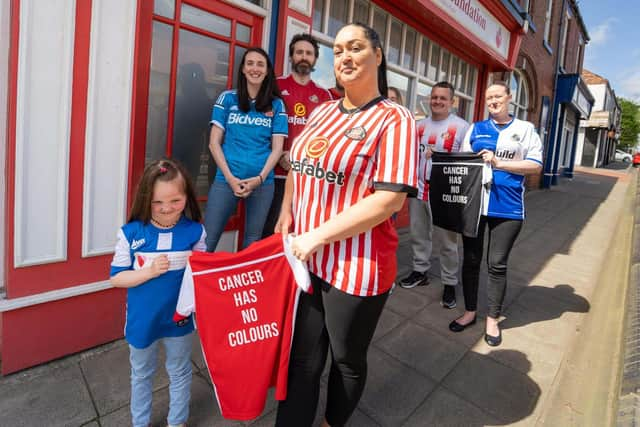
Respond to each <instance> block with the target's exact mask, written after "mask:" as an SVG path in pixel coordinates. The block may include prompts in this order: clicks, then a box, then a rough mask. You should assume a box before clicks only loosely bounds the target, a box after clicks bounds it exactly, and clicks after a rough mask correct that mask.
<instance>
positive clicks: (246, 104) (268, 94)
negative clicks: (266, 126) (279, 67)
mask: <svg viewBox="0 0 640 427" xmlns="http://www.w3.org/2000/svg"><path fill="white" fill-rule="evenodd" d="M251 52H257V53H259V54H260V55H262V56H264V59H265V60H266V61H267V75H266V76H265V77H264V80H263V81H262V84H261V85H260V90H259V91H258V96H256V111H260V112H261V113H265V112H267V111H271V101H273V99H274V98H280V97H281V96H280V89H278V84H277V83H276V75H275V73H274V71H273V65H272V64H271V60H270V59H269V55H267V52H265V51H264V50H262V49H261V48H259V47H250V48H249V49H247V50H246V51H245V52H244V55H242V60H241V61H240V64H239V65H238V82H237V84H236V91H237V93H238V108H239V109H240V110H241V111H243V112H245V113H246V112H248V111H249V108H250V107H251V99H250V97H249V89H248V88H247V77H246V76H245V75H244V73H243V72H242V68H243V67H244V61H245V59H246V58H247V55H248V54H249V53H251Z"/></svg>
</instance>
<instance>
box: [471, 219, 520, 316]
mask: <svg viewBox="0 0 640 427" xmlns="http://www.w3.org/2000/svg"><path fill="white" fill-rule="evenodd" d="M485 225H487V226H488V227H489V245H488V246H489V247H488V250H487V251H488V253H487V267H488V272H489V279H488V280H487V301H488V303H489V312H488V315H489V316H490V317H493V318H494V319H497V318H498V317H500V312H501V311H502V303H503V302H504V296H505V294H506V291H507V261H508V260H509V252H511V248H513V244H514V242H515V241H516V238H517V237H518V234H519V233H520V230H521V229H522V220H517V219H507V218H494V217H486V216H483V217H481V218H480V225H479V227H478V236H477V237H464V236H463V238H462V242H463V243H464V260H463V262H462V289H463V291H464V305H465V309H466V310H467V311H476V310H477V308H478V281H479V276H480V263H481V262H482V250H483V246H484V230H485Z"/></svg>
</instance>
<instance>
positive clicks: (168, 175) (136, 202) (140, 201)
mask: <svg viewBox="0 0 640 427" xmlns="http://www.w3.org/2000/svg"><path fill="white" fill-rule="evenodd" d="M176 178H179V179H180V180H181V181H182V191H183V192H184V194H185V196H187V203H186V204H185V207H184V215H185V216H186V217H187V218H189V219H191V220H193V221H197V222H200V220H201V219H202V214H201V212H200V205H198V200H197V198H196V192H195V190H194V187H193V183H192V182H191V177H190V176H189V173H188V172H187V171H186V169H185V168H184V166H182V164H180V162H178V161H176V160H170V159H162V160H156V161H154V162H151V163H150V164H149V165H147V167H146V168H144V172H143V173H142V177H141V178H140V181H139V182H138V187H137V191H136V195H135V197H134V199H133V205H132V206H131V212H130V213H129V220H128V221H129V222H131V221H136V220H138V221H142V222H144V223H145V224H146V223H149V221H151V200H152V199H153V186H154V185H155V183H156V181H165V182H168V181H173V180H174V179H176Z"/></svg>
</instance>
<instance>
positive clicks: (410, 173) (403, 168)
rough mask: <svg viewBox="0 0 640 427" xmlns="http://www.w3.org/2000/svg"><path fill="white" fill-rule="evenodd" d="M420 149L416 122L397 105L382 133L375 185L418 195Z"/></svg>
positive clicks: (377, 154)
mask: <svg viewBox="0 0 640 427" xmlns="http://www.w3.org/2000/svg"><path fill="white" fill-rule="evenodd" d="M418 151H419V150H418V138H417V131H416V122H415V120H414V118H413V116H412V115H411V113H410V112H409V111H408V110H406V109H405V108H403V107H396V108H395V109H394V112H393V113H391V114H389V118H388V119H387V122H386V123H384V124H383V125H382V130H381V133H380V136H379V142H378V150H377V152H376V156H377V159H376V171H375V174H374V178H373V181H374V188H375V189H376V190H388V191H398V192H406V193H409V194H410V195H416V194H417V188H418Z"/></svg>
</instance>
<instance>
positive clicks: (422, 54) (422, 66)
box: [418, 38, 431, 76]
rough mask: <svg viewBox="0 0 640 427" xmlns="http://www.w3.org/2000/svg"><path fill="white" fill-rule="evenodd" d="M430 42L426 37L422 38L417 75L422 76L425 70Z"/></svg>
mask: <svg viewBox="0 0 640 427" xmlns="http://www.w3.org/2000/svg"><path fill="white" fill-rule="evenodd" d="M430 47H431V43H430V42H429V40H428V39H426V38H423V39H422V47H421V48H420V64H419V65H418V75H419V76H424V75H425V73H426V71H427V64H428V63H429V49H430Z"/></svg>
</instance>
